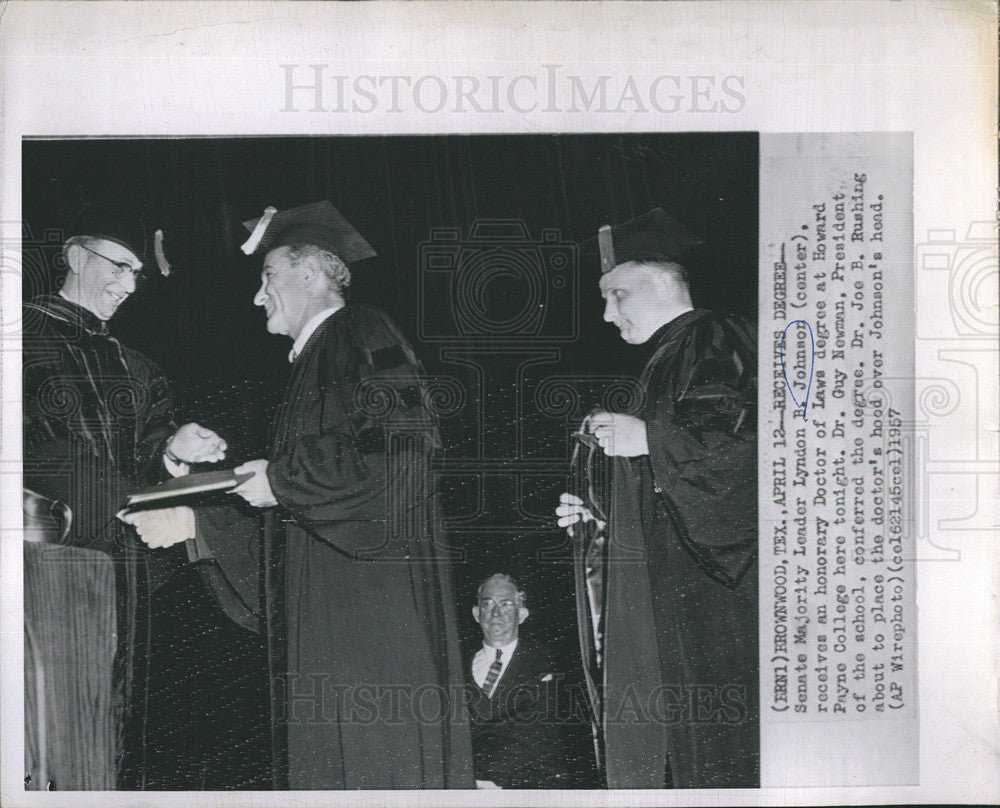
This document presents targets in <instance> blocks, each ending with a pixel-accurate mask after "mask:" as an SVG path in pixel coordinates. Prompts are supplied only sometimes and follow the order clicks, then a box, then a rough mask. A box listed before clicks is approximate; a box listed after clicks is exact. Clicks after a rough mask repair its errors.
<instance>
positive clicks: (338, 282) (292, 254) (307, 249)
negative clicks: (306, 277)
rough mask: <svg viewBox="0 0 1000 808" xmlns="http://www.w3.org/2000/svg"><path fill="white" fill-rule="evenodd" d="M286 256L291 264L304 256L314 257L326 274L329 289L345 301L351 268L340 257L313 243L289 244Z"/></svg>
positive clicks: (296, 262)
mask: <svg viewBox="0 0 1000 808" xmlns="http://www.w3.org/2000/svg"><path fill="white" fill-rule="evenodd" d="M288 258H289V260H290V261H291V262H292V263H293V264H298V263H299V261H302V260H304V259H306V258H315V259H316V261H317V262H318V263H319V266H320V268H321V269H322V270H323V275H325V276H326V280H327V284H328V286H329V288H330V291H332V292H336V293H337V294H338V295H340V297H342V298H343V299H344V301H345V302H346V301H347V296H348V295H349V294H350V287H351V270H349V269H348V268H347V264H345V263H344V262H343V261H342V260H340V258H339V257H338V256H336V255H334V254H333V253H332V252H330V251H329V250H324V249H323V248H322V247H317V246H316V245H315V244H290V245H289V246H288Z"/></svg>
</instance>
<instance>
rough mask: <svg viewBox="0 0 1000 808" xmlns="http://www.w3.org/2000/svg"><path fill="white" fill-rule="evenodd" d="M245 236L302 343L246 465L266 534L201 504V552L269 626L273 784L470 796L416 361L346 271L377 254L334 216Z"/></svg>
mask: <svg viewBox="0 0 1000 808" xmlns="http://www.w3.org/2000/svg"><path fill="white" fill-rule="evenodd" d="M245 224H246V226H247V228H248V229H249V230H251V231H252V232H251V237H250V239H249V240H248V241H247V242H246V244H244V245H243V250H244V252H245V253H247V254H248V255H262V256H263V266H262V269H261V285H260V289H259V290H258V291H257V294H256V295H255V296H254V300H253V302H254V304H255V305H257V306H260V307H261V308H263V309H264V314H265V316H266V318H267V320H266V323H267V325H266V327H267V330H268V331H269V332H270V333H272V334H278V335H282V336H284V337H287V338H288V339H290V340H291V341H292V348H291V351H290V352H289V355H288V360H289V362H290V364H291V367H290V371H291V373H290V378H289V381H288V388H287V391H286V394H285V399H284V402H283V403H282V405H281V407H280V408H279V410H278V413H277V415H276V420H275V423H274V425H273V428H272V432H271V440H270V442H269V447H268V456H267V458H261V459H258V460H252V461H250V462H248V463H245V464H243V465H242V466H239V467H238V468H237V469H236V470H237V472H240V473H247V474H251V475H253V476H252V478H251V479H249V480H247V481H245V482H244V483H243V484H242V485H241V486H239V487H238V488H236V489H234V490H233V494H234V496H239V497H242V498H243V499H244V500H245V501H246V502H247V503H248V504H249V505H251V506H252V507H253V508H257V509H260V510H259V513H260V515H261V516H262V517H263V520H262V525H261V527H260V529H259V530H257V531H256V532H255V531H254V530H253V527H254V525H253V524H250V525H248V524H247V522H246V521H245V520H244V519H242V518H241V517H240V516H239V514H238V513H235V509H229V512H228V513H220V512H212V511H207V510H201V509H200V510H199V512H198V514H197V530H198V538H197V541H196V545H197V547H198V553H199V554H200V555H201V556H202V557H203V558H206V559H208V558H211V559H213V560H214V562H215V563H217V564H218V566H219V568H220V569H221V570H222V571H223V573H224V574H225V575H226V577H227V579H228V580H229V582H230V583H231V585H232V587H233V589H234V590H235V591H237V592H239V593H240V599H241V601H242V602H243V603H244V604H246V605H248V606H249V607H250V609H251V611H254V612H256V613H258V614H260V615H261V616H262V620H261V622H262V624H263V627H264V630H265V632H266V634H267V644H268V651H269V657H270V661H271V682H272V706H273V722H272V727H273V736H274V737H273V752H274V760H273V764H274V766H273V779H274V785H275V788H280V789H283V788H291V789H415V788H433V789H442V788H471V787H472V785H473V780H472V751H471V737H470V733H469V724H468V718H467V715H466V713H465V706H464V704H463V703H462V699H461V697H462V695H463V693H464V687H463V685H464V679H463V673H462V664H461V657H460V654H459V649H458V636H457V628H456V617H455V614H454V597H453V595H452V584H451V579H450V571H449V566H448V565H447V564H446V563H445V559H444V557H443V555H444V553H443V548H442V546H441V544H440V542H438V541H437V540H436V525H435V516H434V505H433V499H434V486H433V483H432V480H431V475H430V467H429V465H430V457H431V455H432V453H433V452H434V451H435V449H437V448H438V447H439V446H440V443H439V439H438V433H437V427H436V419H435V417H434V415H433V414H432V412H431V410H430V400H429V396H428V394H427V389H426V385H425V382H424V379H423V371H422V368H421V366H420V363H419V362H418V361H417V358H416V356H415V355H414V353H413V350H412V349H411V348H410V345H409V343H408V342H407V340H406V338H405V337H404V336H403V335H402V333H400V331H399V330H398V329H397V328H396V326H395V325H394V324H393V323H392V322H391V321H390V320H389V318H388V317H387V316H386V315H385V314H383V313H382V312H381V311H379V310H378V309H375V308H372V307H369V306H364V305H359V304H356V303H354V302H349V301H348V296H349V295H348V292H349V288H350V281H351V270H350V269H349V268H348V265H349V264H353V263H354V262H357V261H361V260H363V259H365V258H369V257H372V256H374V251H373V250H372V249H371V247H370V246H369V245H368V243H367V242H366V241H365V240H364V239H363V238H362V237H361V235H360V234H359V233H358V232H357V231H356V230H355V229H354V227H352V226H351V225H350V224H349V223H348V222H347V221H346V220H345V219H344V217H343V216H341V215H340V213H339V212H338V211H337V210H336V209H335V208H334V207H333V205H331V204H330V203H329V202H318V203H314V204H311V205H304V206H302V207H299V208H293V209H291V210H285V211H276V210H274V209H273V208H272V209H268V211H266V212H265V215H264V216H263V217H261V219H259V220H255V221H251V222H247V223H245ZM252 522H257V523H258V524H259V521H258V520H256V519H254V520H252ZM140 532H141V533H142V532H143V528H140ZM161 538H162V537H161ZM184 538H187V536H186V532H184V531H182V532H180V533H178V534H177V535H176V536H175V540H181V539H184ZM261 542H262V544H263V546H262V547H260V544H259V543H261ZM164 543H165V542H164ZM248 543H249V544H248ZM248 547H254V548H259V552H258V549H252V550H248ZM261 560H262V563H261ZM261 576H262V577H263V582H261V581H260V577H261ZM261 591H262V592H263V595H264V597H263V602H260V599H259V597H258V595H259V593H260V592H261Z"/></svg>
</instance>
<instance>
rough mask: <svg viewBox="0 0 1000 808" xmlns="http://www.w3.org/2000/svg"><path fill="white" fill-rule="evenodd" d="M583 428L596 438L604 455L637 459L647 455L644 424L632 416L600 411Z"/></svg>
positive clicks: (647, 446)
mask: <svg viewBox="0 0 1000 808" xmlns="http://www.w3.org/2000/svg"><path fill="white" fill-rule="evenodd" d="M584 428H585V429H586V431H587V432H590V433H591V434H592V435H593V436H594V437H595V438H597V442H598V443H599V444H600V445H601V448H602V449H603V450H604V454H606V455H611V456H620V457H639V456H640V455H647V454H649V443H648V442H647V441H646V422H645V421H643V420H642V419H641V418H636V417H635V416H634V415H622V414H621V413H614V412H604V411H603V410H601V411H599V412H595V413H594V414H593V415H591V416H590V417H589V418H588V419H587V420H586V421H585V422H584Z"/></svg>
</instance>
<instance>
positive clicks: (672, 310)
mask: <svg viewBox="0 0 1000 808" xmlns="http://www.w3.org/2000/svg"><path fill="white" fill-rule="evenodd" d="M602 231H603V232H602V234H601V236H600V242H601V245H600V246H601V259H602V270H603V271H604V274H603V275H602V277H601V280H600V288H601V294H602V296H603V297H604V298H605V300H606V308H605V312H604V319H605V320H606V321H608V322H610V323H613V324H614V325H615V326H617V327H618V329H619V330H620V331H621V336H622V339H624V340H625V342H627V343H629V344H632V345H648V347H649V349H650V350H651V358H650V359H649V361H648V363H647V365H646V367H645V370H644V371H643V373H642V376H641V385H642V389H643V392H644V399H643V402H642V405H641V408H640V409H639V411H638V412H636V413H634V414H624V413H610V412H605V411H598V412H595V413H593V414H592V415H591V416H589V417H588V418H587V419H586V421H585V423H584V425H583V428H582V431H583V432H584V433H586V434H587V435H589V436H590V437H591V439H592V440H593V441H594V443H595V445H596V447H599V448H598V449H597V451H598V452H603V454H604V455H606V456H608V457H609V458H610V459H611V463H612V477H613V482H612V486H611V496H610V509H609V511H608V512H607V513H605V514H604V515H605V516H606V519H607V521H606V522H605V521H604V520H603V519H600V520H599V519H597V518H596V517H595V513H594V511H595V510H597V507H594V506H591V504H590V503H585V502H584V501H583V500H582V499H581V498H580V497H579V496H576V495H574V494H570V493H566V494H563V495H562V496H561V497H560V504H559V506H558V508H557V510H556V514H557V516H558V518H559V525H560V526H562V527H570V528H571V532H572V533H573V534H574V535H576V536H577V537H578V540H586V541H588V542H590V546H589V547H587V548H582V550H581V551H579V552H578V558H579V559H581V560H582V559H588V558H589V559H591V565H592V566H593V567H595V569H593V570H591V576H590V577H591V579H593V580H596V581H600V580H601V579H602V578H603V592H602V589H601V587H595V588H589V587H588V588H587V590H586V591H581V592H580V593H578V595H579V596H578V601H577V602H578V604H580V605H581V607H582V608H581V609H580V621H581V623H582V624H583V623H585V624H586V625H587V627H588V631H582V632H581V637H584V638H587V637H596V638H597V641H599V642H601V645H602V647H601V649H600V651H601V659H602V666H601V667H600V668H599V669H597V670H596V672H595V670H594V668H593V667H591V666H588V670H587V674H588V676H590V677H591V680H592V681H591V683H592V684H594V685H596V687H595V691H594V692H596V693H598V694H599V696H598V701H599V704H598V706H597V710H598V713H599V715H600V724H601V730H602V741H603V752H604V762H605V769H606V773H607V780H608V785H609V787H611V788H665V787H666V788H753V787H757V785H758V783H759V759H760V748H759V706H758V705H759V693H758V669H759V668H758V626H757V615H758V611H757V563H756V559H757V430H756V409H755V406H756V399H757V393H756V384H757V378H756V377H757V358H756V357H757V339H756V327H755V325H754V324H753V323H752V322H750V321H748V320H746V319H744V318H742V317H738V316H727V315H721V314H714V313H712V312H709V311H705V310H702V309H696V308H694V307H693V306H692V302H691V297H690V292H689V288H688V283H687V277H686V273H685V270H684V268H683V263H684V262H685V260H686V255H687V254H688V252H689V250H690V249H691V248H692V247H693V246H695V245H696V244H697V243H699V242H698V240H697V239H696V238H695V237H694V236H693V235H692V234H691V233H690V232H689V231H688V230H687V229H686V228H684V227H683V225H681V224H680V223H679V222H677V221H676V220H674V219H672V218H670V217H669V216H667V214H665V213H664V212H663V211H662V210H660V209H659V208H658V209H656V210H654V211H652V212H651V213H649V214H646V215H645V216H642V217H640V218H639V219H637V220H634V221H633V222H630V223H628V224H626V225H623V226H621V227H619V228H616V229H614V230H611V231H610V232H609V230H605V229H604V228H602ZM583 536H586V537H587V538H586V539H582V538H580V537H583ZM595 547H596V548H600V549H599V552H598V555H599V556H600V557H601V560H600V561H599V562H597V563H596V564H595V563H594V562H593V558H594V555H595V553H594V549H595ZM602 565H603V568H602V569H597V568H600V567H601V566H602ZM594 572H599V573H601V574H599V575H597V576H596V577H595V576H594V575H593V573H594ZM587 579H588V576H587V574H586V572H584V573H583V574H578V576H577V581H578V582H582V581H585V580H587ZM595 592H602V595H601V596H600V597H599V598H598V601H599V602H596V603H593V604H591V600H592V598H593V597H594V593H595ZM589 606H593V608H588V607H589ZM592 619H595V622H596V631H590V630H589V629H590V628H591V620H592ZM590 650H591V654H590V656H589V658H593V657H594V656H595V654H594V653H593V650H594V649H593V648H591V649H590ZM594 680H596V681H594Z"/></svg>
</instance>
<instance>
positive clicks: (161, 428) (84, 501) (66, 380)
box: [22, 295, 176, 788]
mask: <svg viewBox="0 0 1000 808" xmlns="http://www.w3.org/2000/svg"><path fill="white" fill-rule="evenodd" d="M24 309H25V312H24V313H25V319H24V336H23V340H22V379H23V388H22V391H23V403H24V407H23V438H24V486H25V487H26V488H29V489H31V490H32V491H35V492H37V493H39V494H42V495H43V496H45V497H48V498H49V499H56V500H60V501H61V502H63V503H65V504H66V505H68V506H69V508H70V510H71V511H72V516H73V519H72V523H71V527H70V533H69V535H68V537H67V542H68V543H70V544H72V545H73V546H76V547H88V548H91V549H94V550H100V551H102V552H104V553H107V554H108V555H110V556H111V557H112V558H113V559H114V561H115V570H116V589H117V603H116V607H117V608H116V611H117V619H118V631H117V640H118V643H117V653H116V657H115V663H114V671H113V683H112V684H113V694H114V696H113V697H114V699H115V709H116V715H117V726H118V737H119V745H118V751H117V756H118V758H117V766H116V769H117V771H118V787H119V788H136V787H141V785H142V768H143V763H142V757H143V754H144V749H143V726H144V723H145V695H144V693H145V688H146V681H147V673H148V672H147V666H148V656H147V654H148V645H147V642H146V633H147V631H148V620H149V614H148V599H149V572H150V570H149V568H148V565H147V561H148V559H149V553H148V552H147V551H146V549H145V545H143V544H142V543H141V542H140V541H139V540H138V538H137V537H136V535H135V533H134V531H133V530H132V529H131V528H130V527H128V526H126V525H124V524H122V523H121V522H120V521H118V520H117V519H116V518H115V513H116V512H117V511H118V509H119V508H120V507H121V506H122V501H123V497H124V495H125V494H127V493H129V492H130V491H131V490H133V489H135V488H136V487H141V486H144V485H149V484H150V483H154V482H158V481H160V480H162V479H163V478H164V477H165V476H166V470H165V469H164V467H163V461H162V454H163V449H164V446H165V445H166V441H167V439H168V438H169V437H170V436H171V435H172V434H173V433H174V431H175V429H176V427H175V425H174V421H173V408H172V404H171V400H170V390H169V387H168V384H167V381H166V378H165V377H164V375H163V373H162V372H161V371H160V369H159V368H157V367H156V365H154V364H153V363H152V362H150V361H149V360H148V359H147V358H146V357H144V356H143V355H142V354H140V353H139V352H138V351H134V350H132V349H130V348H128V347H126V346H124V345H122V344H121V343H120V342H118V341H117V340H116V339H114V338H113V337H111V336H110V335H109V334H108V332H107V328H106V325H105V324H104V323H103V322H101V321H100V320H99V319H98V318H97V317H96V316H94V314H92V313H91V312H90V311H88V310H86V309H84V308H82V307H80V306H78V305H76V304H75V303H71V302H69V301H68V300H65V299H64V298H62V297H60V296H58V295H46V296H43V297H40V298H36V299H35V300H33V301H31V302H30V303H28V304H25V307H24Z"/></svg>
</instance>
